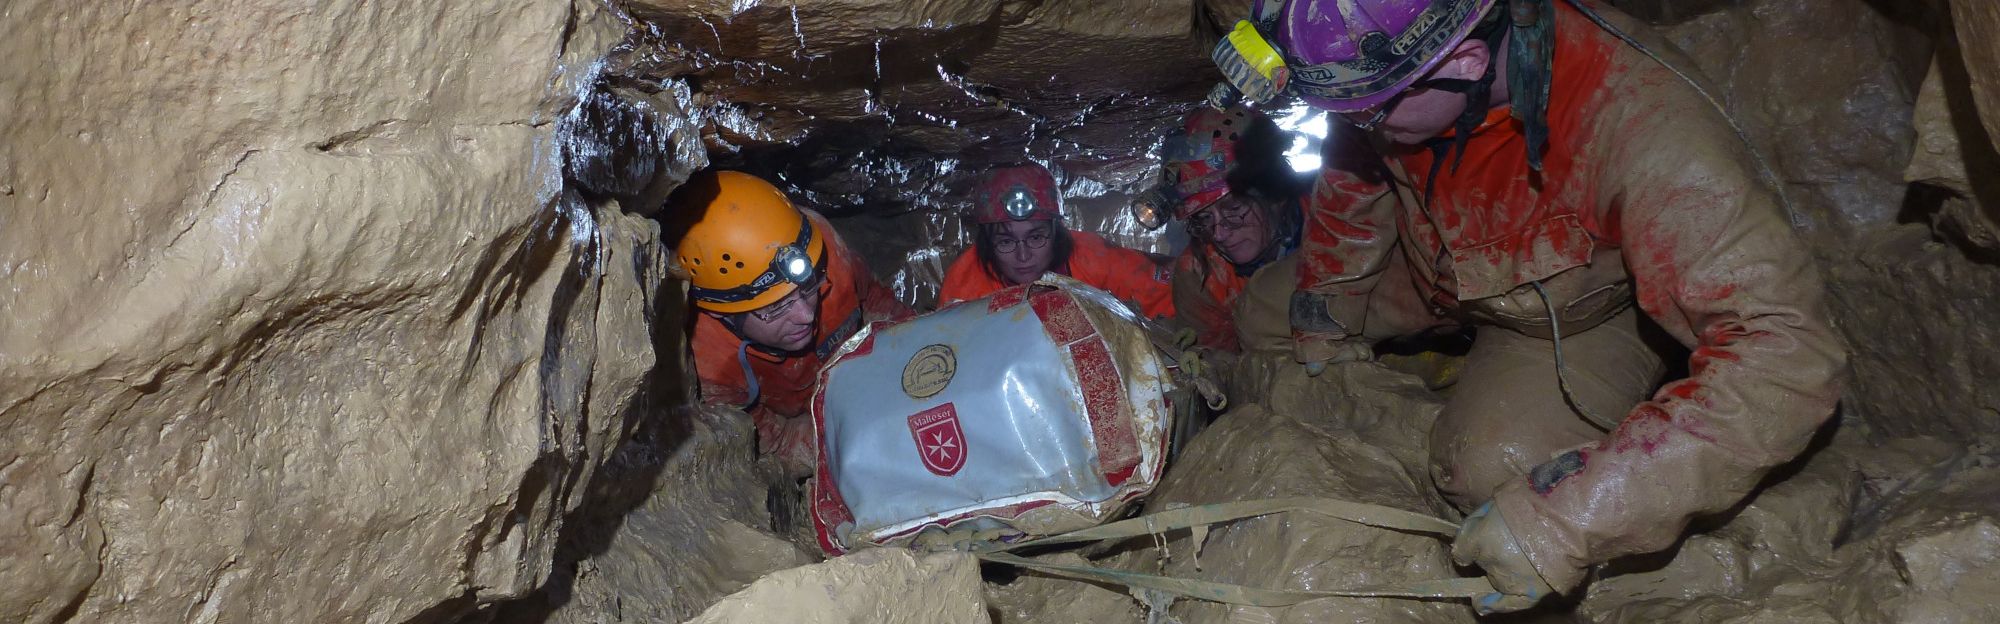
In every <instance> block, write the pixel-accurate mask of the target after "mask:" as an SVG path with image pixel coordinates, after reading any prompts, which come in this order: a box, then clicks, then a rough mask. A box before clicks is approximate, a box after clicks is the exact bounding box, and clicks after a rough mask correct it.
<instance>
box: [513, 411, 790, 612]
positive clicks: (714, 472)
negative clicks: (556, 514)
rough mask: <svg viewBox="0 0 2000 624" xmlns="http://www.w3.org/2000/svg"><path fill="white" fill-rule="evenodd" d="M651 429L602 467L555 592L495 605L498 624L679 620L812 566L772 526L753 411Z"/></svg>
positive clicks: (687, 416)
mask: <svg viewBox="0 0 2000 624" xmlns="http://www.w3.org/2000/svg"><path fill="white" fill-rule="evenodd" d="M654 425H655V426H654V427H651V428H649V429H648V430H644V431H641V432H640V433H639V434H638V435H636V436H634V438H633V439H632V441H631V442H628V443H627V445H626V446H625V447H624V448H623V449H621V451H620V452H619V453H618V454H617V456H616V457H614V458H613V459H612V461H611V463H610V464H609V465H607V466H606V467H605V468H604V470H603V472H602V473H600V475H599V479H600V481H599V483H600V484H601V485H594V486H593V490H594V492H593V493H594V494H595V495H594V496H592V497H591V502H592V504H593V505H594V507H593V508H586V509H584V510H583V511H582V513H580V514H579V515H580V516H581V517H579V518H576V519H575V520H573V521H572V522H571V523H570V524H569V526H568V527H567V529H566V533H565V535H564V543H563V549H562V551H561V552H560V553H559V555H558V565H557V574H556V577H555V578H554V579H553V580H552V581H551V582H550V587H549V588H548V590H547V591H545V592H543V593H542V594H540V595H537V596H535V597H530V598H527V599H523V600H519V601H515V602H512V603H508V604H505V605H502V606H500V607H499V608H497V609H495V610H494V615H495V618H494V622H496V624H528V623H536V624H540V623H548V624H568V623H576V624H585V623H594V622H615V621H628V622H681V621H686V620H687V619H689V618H692V617H694V616H695V615H697V614H699V613H701V612H702V610H703V609H707V608H708V607H709V606H710V605H713V604H715V602H716V601H718V600H720V599H722V598H723V597H724V596H727V595H729V594H731V593H734V592H736V591H738V590H741V589H743V588H744V587H745V586H747V585H749V584H750V583H751V582H752V581H755V580H757V578H758V577H761V576H763V575H765V574H767V573H770V572H774V571H777V570H783V569H787V568H793V567H797V566H801V565H805V564H808V563H812V561H813V560H814V557H813V556H812V555H810V554H808V553H807V552H805V551H803V550H801V549H800V548H798V547H797V546H795V545H793V544H792V543H791V542H787V541H785V540H784V539H783V538H781V537H780V536H778V535H775V534H773V533H771V532H770V531H769V530H768V529H769V526H770V524H771V519H770V516H769V512H768V511H766V509H765V491H766V489H765V482H764V479H763V478H762V477H761V476H759V474H758V473H757V470H756V468H755V454H756V452H755V449H754V448H753V446H754V444H755V442H754V438H755V432H754V430H753V429H752V428H751V425H750V419H749V416H748V415H746V414H743V413H742V412H740V411H737V410H732V409H728V408H719V407H709V406H703V407H697V408H688V409H677V410H674V411H673V412H672V413H671V414H670V415H669V416H668V417H667V418H660V419H658V420H657V421H656V422H655V423H654ZM661 454H665V456H664V457H662V456H660V455H661Z"/></svg>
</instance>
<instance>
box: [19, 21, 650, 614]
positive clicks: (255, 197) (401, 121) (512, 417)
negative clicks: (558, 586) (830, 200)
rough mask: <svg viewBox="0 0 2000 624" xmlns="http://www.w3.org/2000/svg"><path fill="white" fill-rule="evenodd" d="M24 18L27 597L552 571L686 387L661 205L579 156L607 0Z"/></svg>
mask: <svg viewBox="0 0 2000 624" xmlns="http://www.w3.org/2000/svg"><path fill="white" fill-rule="evenodd" d="M0 29H4V31H5V32H6V33H7V36H5V37H0V621H7V622H50V621H75V622H178V621H189V622H307V621H371V622H397V621H413V620H414V621H435V620H438V619H442V618H444V617H448V616H450V615H451V614H455V613H457V612H460V611H464V610H467V609H469V608H471V607H473V606H475V605H477V604H480V603H488V602H493V601H498V600H503V599H508V598H514V597H519V596H522V595H526V594H528V593H529V592H531V591H534V590H535V589H536V588H538V587H540V586H542V585H543V584H544V582H545V579H546V578H547V576H548V574H549V570H550V565H549V562H550V561H551V559H552V557H553V554H552V553H553V552H554V551H555V547H556V544H557V542H558V538H559V536H560V535H561V533H562V527H563V517H564V516H565V515H566V514H568V513H569V512H571V511H572V510H574V509H576V508H578V507H579V506H581V505H582V503H583V501H584V493H585V491H586V489H587V488H588V486H589V485H590V484H592V483H594V482H596V481H597V479H595V478H594V475H595V473H596V472H597V469H598V468H599V467H600V466H601V465H603V464H604V463H605V461H606V459H607V458H608V457H609V456H610V455H611V453H610V452H609V451H610V449H611V448H613V447H614V446H615V445H616V443H617V442H618V441H620V440H621V439H623V438H624V437H625V436H626V433H627V430H628V429H632V428H635V426H636V423H638V422H640V419H639V416H638V415H639V414H641V413H651V412H652V411H653V409H652V406H651V404H652V403H656V402H665V403H668V404H675V403H684V402H685V399H683V398H679V397H673V396H672V394H673V393H674V388H675V387H676V386H678V385H679V381H678V379H672V378H671V377H677V376H678V375H679V370H680V368H679V366H678V364H677V359H678V358H679V356H678V355H677V353H678V351H679V346H678V344H679V338H678V334H677V333H676V332H671V331H669V332H664V333H659V334H658V339H659V340H661V341H663V342H662V344H655V342H654V341H655V339H656V332H655V331H654V330H655V329H659V328H661V327H666V328H670V329H671V328H674V327H677V326H678V321H677V319H678V314H679V312H678V310H679V309H680V306H679V299H680V297H681V295H680V291H679V290H678V289H677V288H678V287H677V286H675V285H673V284H672V283H670V282H663V280H662V278H661V269H662V265H661V264H659V262H658V260H659V258H660V257H661V248H660V243H659V240H658V235H657V229H658V228H657V226H656V225H654V224H653V222H652V221H650V220H649V219H646V218H644V217H643V216H640V215H639V214H637V212H635V211H632V210H627V209H625V208H624V207H622V206H621V204H620V202H619V201H618V200H616V199H614V198H611V197H609V196H606V195H587V194H586V193H585V192H584V191H583V190H581V189H580V187H579V186H578V185H576V184H573V183H572V181H571V180H570V179H569V178H568V176H567V175H566V172H568V171H572V170H575V171H583V170H586V169H588V168H589V167H588V166H586V165H585V164H584V163H581V162H577V161H578V159H587V158H590V157H591V149H590V146H589V145H586V144H584V143H582V142H577V141H566V140H564V137H565V136H568V135H573V134H575V133H573V132H571V131H570V129H572V128H573V127H574V126H575V125H577V124H578V123H579V122H578V120H579V118H580V115H579V113H578V111H579V109H580V108H581V106H582V104H584V103H585V102H586V101H587V100H588V95H589V94H590V93H592V91H593V90H594V89H596V88H597V86H598V85H599V83H600V78H599V77H600V75H601V73H602V71H603V66H602V64H601V63H600V59H601V58H602V57H603V56H604V55H605V53H606V52H607V51H608V50H609V49H610V48H611V47H612V46H613V45H615V44H616V43H617V42H618V41H620V40H621V38H622V37H623V35H624V32H625V31H626V30H627V29H626V26H625V24H624V23H623V22H621V21H620V20H619V18H618V17H617V16H616V15H615V12H614V11H612V10H611V8H610V7H608V6H607V5H604V4H602V3H598V2H570V1H568V0H501V1H494V2H479V3H468V2H448V1H437V2H403V3H376V2H352V1H334V2H321V3H294V2H270V1H265V0H213V1H209V0H203V1H196V0H167V1H162V2H145V3H136V4H104V3H83V4H78V3H70V2H53V1H48V2H45V1H40V0H23V1H20V2H9V3H8V4H7V5H6V8H5V9H4V10H0ZM663 173H664V172H663ZM662 375H666V376H669V377H670V378H669V379H667V380H665V381H662V379H661V376H662Z"/></svg>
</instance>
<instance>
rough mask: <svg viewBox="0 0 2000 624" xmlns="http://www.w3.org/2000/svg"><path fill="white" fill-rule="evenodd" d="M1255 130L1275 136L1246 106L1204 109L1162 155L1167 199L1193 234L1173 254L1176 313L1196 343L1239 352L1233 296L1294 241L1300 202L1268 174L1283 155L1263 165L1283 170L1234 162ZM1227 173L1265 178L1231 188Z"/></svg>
mask: <svg viewBox="0 0 2000 624" xmlns="http://www.w3.org/2000/svg"><path fill="white" fill-rule="evenodd" d="M1253 133H1255V134H1260V135H1264V136H1260V137H1257V138H1261V139H1276V138H1278V137H1279V135H1280V132H1279V130H1278V128H1277V125H1276V124H1273V123H1272V122H1271V120H1270V119H1269V118H1266V117H1265V116H1264V115H1263V114H1261V113H1258V112H1257V111H1255V110H1252V109H1250V108H1248V107H1244V106H1232V107H1229V108H1228V109H1226V110H1220V109H1215V108H1209V107H1203V108H1201V109H1198V110H1196V111H1195V112H1193V113H1190V114H1188V116H1187V117H1186V118H1184V119H1182V120H1181V130H1180V132H1179V133H1177V134H1175V135H1173V136H1170V137H1168V139H1167V141H1166V144H1165V146H1164V148H1163V150H1164V151H1163V155H1162V160H1163V161H1164V162H1163V166H1162V168H1163V170H1164V171H1165V173H1166V178H1165V182H1166V188H1165V190H1166V200H1167V202H1168V203H1169V205H1170V206H1171V208H1172V209H1173V214H1174V218H1175V219H1179V220H1180V221H1181V222H1182V223H1184V224H1186V226H1187V230H1188V234H1189V235H1190V237H1191V238H1192V239H1193V240H1192V241H1191V243H1190V244H1189V245H1188V246H1187V249H1186V250H1184V251H1182V252H1181V255H1179V256H1177V257H1175V258H1174V264H1173V269H1174V276H1173V282H1172V285H1173V295H1174V311H1175V313H1176V314H1178V315H1179V318H1180V320H1181V322H1182V323H1184V324H1185V325H1186V326H1187V327H1188V328H1190V329H1192V330H1193V331H1194V332H1195V342H1196V344H1199V345H1201V346H1203V347H1206V348H1209V349H1215V350H1219V351H1224V352H1229V353H1235V352H1238V351H1240V347H1239V345H1238V341H1237V328H1236V319H1235V311H1234V308H1235V303H1236V298H1237V295H1239V294H1241V293H1242V292H1243V288H1244V285H1245V284H1246V283H1248V282H1249V281H1250V277H1251V276H1252V275H1253V274H1255V273H1256V272H1257V271H1259V270H1260V269H1263V268H1264V267H1266V266H1269V265H1271V264H1272V263H1273V262H1277V261H1278V260H1280V259H1282V258H1284V257H1285V256H1286V255H1287V254H1290V253H1291V252H1292V250H1293V249H1295V248H1297V247H1298V232H1299V204H1298V200H1297V198H1296V197H1295V196H1291V195H1292V193H1291V191H1293V189H1289V188H1286V186H1287V185H1286V184H1285V183H1284V182H1285V180H1283V179H1276V180H1272V179H1268V178H1275V177H1282V176H1288V174H1289V173H1290V168H1289V167H1286V166H1283V165H1284V163H1283V162H1282V153H1280V154H1277V155H1275V156H1277V158H1274V159H1272V160H1273V161H1274V162H1272V163H1269V164H1271V165H1277V166H1279V167H1280V168H1281V169H1282V170H1281V171H1254V172H1250V171H1242V170H1240V169H1239V168H1238V167H1237V164H1238V158H1237V155H1236V154H1237V150H1239V149H1243V148H1245V147H1251V146H1252V145H1246V144H1247V143H1250V142H1249V141H1247V140H1246V139H1248V138H1249V137H1248V135H1250V134H1253ZM1271 142H1273V141H1268V140H1267V141H1264V142H1261V143H1256V144H1255V146H1262V143H1271ZM1243 174H1249V176H1247V177H1255V178H1266V179H1257V180H1246V179H1244V178H1245V177H1246V176H1245V175H1243ZM1232 175H1234V176H1235V177H1236V178H1237V180H1238V184H1239V185H1244V186H1251V184H1254V183H1256V182H1264V184H1256V185H1254V186H1251V188H1246V189H1245V192H1243V193H1236V192H1232V191H1231V181H1230V177H1231V176H1232Z"/></svg>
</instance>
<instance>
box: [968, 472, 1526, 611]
mask: <svg viewBox="0 0 2000 624" xmlns="http://www.w3.org/2000/svg"><path fill="white" fill-rule="evenodd" d="M1286 512H1304V513H1311V514H1317V515H1321V516H1326V517H1330V518H1338V519H1341V520H1346V521H1348V522H1353V523H1356V524H1363V525H1367V526H1372V527H1378V528H1383V529H1389V530H1394V531H1406V532H1411V533H1421V534H1427V535H1436V536H1439V537H1443V538H1446V539H1450V538H1451V537H1452V536H1453V535H1456V534H1457V533H1458V525H1456V524H1453V523H1451V522H1449V521H1446V520H1442V519H1439V518H1433V517H1431V516H1426V515H1423V514H1419V513H1414V512H1409V511H1404V510H1401V509H1395V508H1391V507H1383V506H1381V505H1370V504H1367V503H1355V502H1349V501H1342V500H1333V499H1326V498H1304V497H1301V498H1274V499H1266V500H1253V501H1237V502H1230V503H1216V504H1211V505H1198V506H1194V507H1183V508H1179V509H1168V510H1165V511H1158V512H1154V513H1150V514H1146V515H1143V516H1139V517H1137V518H1131V519H1128V520H1122V521H1119V522H1113V523H1111V524H1106V525H1101V526H1096V527H1091V528H1088V529H1083V530H1079V531H1072V532H1069V533H1064V534H1062V535H1053V536H1049V537H1044V538H1041V539H1036V540H1030V541H1026V542H1019V543H1015V544H1006V545H1000V546H999V547H997V548H994V549H993V550H990V551H987V552H982V553H978V555H979V557H980V558H981V559H984V560H986V561H991V562H994V563H1003V564H1007V565H1012V566H1017V567H1021V568H1026V569H1030V570H1036V571H1040V572H1044V573H1047V574H1051V575H1055V576H1061V577H1065V578H1072V579H1078V580H1086V581H1097V582H1101V583H1110V584H1114V585H1122V586H1125V587H1132V588H1137V589H1150V590H1155V591H1162V592H1167V593H1171V594H1175V595H1179V596H1186V597H1189V598H1195V599H1199V600H1207V601H1210V602H1221V603H1226V604H1235V605H1248V606H1253V607H1284V606H1290V605H1295V604H1298V603H1301V602H1306V601H1309V600H1318V599H1321V598H1342V597H1345V598H1404V599H1413V600H1433V599H1451V598H1470V597H1474V596H1479V595H1482V594H1490V593H1493V586H1492V584H1490V583H1488V582H1487V581H1486V579H1484V578H1454V579H1440V580H1435V581H1419V582H1414V583H1398V584H1390V585H1374V586H1367V587H1354V588H1348V589H1341V590H1299V589H1260V588H1256V587H1246V586H1243V585H1234V584H1230V583H1216V582H1211V581H1197V580H1192V579H1181V578H1173V577H1168V576H1161V575H1157V574H1144V573H1140V572H1132V571H1128V570H1114V569H1110V568H1101V567H1096V566H1088V565H1068V564H1059V563H1048V562H1043V561H1037V560H1034V559H1028V558H1026V557H1021V556H1019V555H1014V554H1011V553H1009V552H1008V551H1011V550H1016V549H1020V548H1026V547H1030V546H1046V545H1050V544H1074V543H1079V542H1096V541H1102V540H1108V539H1119V538H1126V537H1137V536H1141V535H1156V534H1159V533H1163V532H1166V531H1171V530H1175V529H1187V528H1194V527H1206V526H1209V525H1212V524H1218V523H1222V522H1229V521H1232V520H1241V519H1244V518H1254V517H1257V516H1265V515H1270V514H1276V513H1286Z"/></svg>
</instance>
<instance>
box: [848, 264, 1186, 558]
mask: <svg viewBox="0 0 2000 624" xmlns="http://www.w3.org/2000/svg"><path fill="white" fill-rule="evenodd" d="M1171 383H1172V382H1171V380H1170V379H1169V378H1168V374H1167V363H1166V361H1165V360H1164V359H1163V358H1162V357H1161V355H1160V353H1159V352H1158V351H1156V350H1155V349H1154V347H1153V346H1152V343H1151V342H1149V341H1148V340H1147V335H1146V330H1145V329H1144V328H1143V327H1142V326H1141V325H1140V324H1139V322H1138V320H1137V316H1136V315H1134V314H1133V313H1132V311H1131V309H1130V308H1128V307H1126V306H1125V305H1124V304H1123V303H1120V302H1119V301H1118V300H1117V299H1115V298H1113V297H1112V296H1111V295H1110V294H1108V293H1105V292H1103V291H1101V290H1097V289H1094V288H1091V287H1089V286H1085V285H1083V284H1082V283H1080V282H1076V281H1074V280H1069V279H1065V278H1060V277H1059V276H1051V277H1048V278H1044V279H1043V280H1042V281H1038V282H1036V283H1035V284H1030V285H1026V286H1017V287H1013V288H1008V289H1006V290H1002V291H1000V292H998V293H995V294H993V295H992V296H990V297H987V298H984V299H978V300H973V301H966V302H962V303H959V304H956V305H952V306H949V307H946V308H944V309H942V310H938V311H937V312H933V313H931V314H927V315H924V316H921V317H917V318H914V319H910V320H907V321H904V322H901V323H888V322H878V323H875V324H872V325H870V326H868V327H866V328H863V329H862V330H861V331H860V332H859V333H857V334H855V335H854V337H853V338H851V339H849V340H848V341H847V342H846V343H845V344H844V345H842V346H841V348H840V350H839V351H837V352H836V353H835V354H834V357H833V358H832V360H831V361H830V362H828V364H827V366H826V368H824V369H822V370H821V371H820V378H819V389H818V390H817V391H816V393H815V394H814V396H813V404H812V416H813V424H814V427H815V428H816V433H817V437H818V462H819V463H818V468H817V475H816V478H815V479H814V480H813V486H812V503H811V515H812V518H813V526H814V529H815V530H816V531H817V533H818V535H819V542H820V547H821V548H822V549H824V550H825V551H826V552H827V553H828V554H840V553H844V552H847V551H850V550H854V549H856V548H864V547H868V546H875V545H889V544H904V543H907V542H908V541H909V540H910V538H912V537H914V536H916V535H917V534H918V533H920V532H923V531H924V530H925V529H928V528H932V527H940V528H943V529H945V530H952V531H957V530H960V529H971V530H974V531H986V530H989V529H1002V531H999V533H1006V534H1009V535H1012V534H1014V533H1015V532H1019V533H1020V534H1021V535H1020V537H1023V538H1025V537H1034V536H1039V535H1051V534H1056V533H1061V532H1064V531H1070V530H1074V529H1079V528H1084V527H1089V526H1093V525H1096V524H1100V523H1102V522H1105V521H1107V520H1109V519H1112V517H1113V516H1114V514H1116V513H1118V511H1119V510H1120V509H1122V508H1123V507H1124V506H1125V505H1126V504H1127V503H1129V502H1131V501H1132V500H1133V499H1135V498H1138V497H1140V496H1143V495H1145V494H1146V493H1148V492H1150V491H1152V489H1153V486H1154V485H1155V484H1156V483H1157V482H1158V481H1159V477H1160V472H1161V469H1162V464H1163V463H1164V462H1165V459H1166V453H1167V436H1168V432H1169V431H1170V430H1171V427H1170V426H1169V425H1170V423H1169V422H1168V421H1169V420H1170V419H1171V418H1172V410H1171V409H1169V406H1168V404H1167V399H1166V392H1167V390H1168V385H1169V384H1171Z"/></svg>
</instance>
